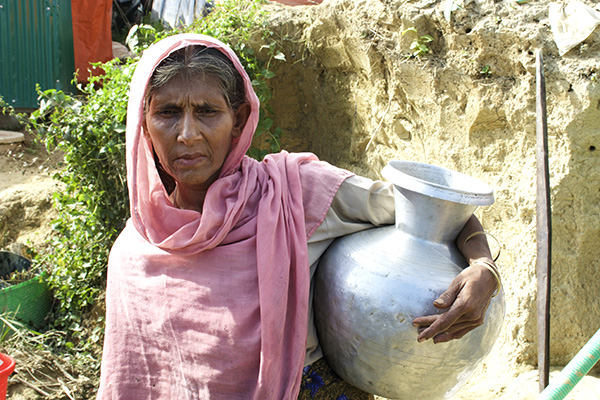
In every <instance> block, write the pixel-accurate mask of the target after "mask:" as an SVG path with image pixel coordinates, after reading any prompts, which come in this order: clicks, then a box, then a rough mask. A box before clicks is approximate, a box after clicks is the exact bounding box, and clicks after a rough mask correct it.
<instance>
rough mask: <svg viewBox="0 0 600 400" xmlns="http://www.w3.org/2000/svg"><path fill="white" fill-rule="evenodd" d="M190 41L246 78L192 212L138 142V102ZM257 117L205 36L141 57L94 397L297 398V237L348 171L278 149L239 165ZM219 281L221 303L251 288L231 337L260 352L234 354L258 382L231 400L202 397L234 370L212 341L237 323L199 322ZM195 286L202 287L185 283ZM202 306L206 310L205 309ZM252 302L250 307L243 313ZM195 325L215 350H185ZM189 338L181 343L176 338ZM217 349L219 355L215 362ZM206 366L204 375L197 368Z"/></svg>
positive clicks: (303, 286) (302, 243)
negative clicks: (235, 129)
mask: <svg viewBox="0 0 600 400" xmlns="http://www.w3.org/2000/svg"><path fill="white" fill-rule="evenodd" d="M189 45H204V46H207V47H214V48H217V49H219V50H220V51H221V52H222V53H224V54H225V55H227V57H229V59H230V60H231V61H232V62H233V63H234V65H235V67H236V69H237V70H238V72H239V73H240V74H241V76H242V77H243V79H244V82H245V88H246V97H247V100H248V102H249V103H250V105H251V114H250V117H249V119H248V122H247V123H246V126H245V127H244V129H243V132H242V134H241V136H240V137H239V139H238V140H236V141H234V142H233V143H232V148H231V150H230V153H229V155H228V157H227V159H226V160H225V163H224V165H223V167H222V169H221V172H220V175H219V179H217V181H215V182H214V183H213V184H212V185H211V186H210V188H209V190H208V192H207V195H206V198H205V201H204V206H203V212H202V214H200V213H198V212H196V211H192V210H181V209H177V208H175V207H174V206H173V204H172V203H171V201H170V200H169V196H168V193H167V192H166V190H165V188H164V186H163V184H162V182H161V179H160V177H159V174H158V172H157V170H156V167H155V164H154V159H153V153H152V149H151V145H150V144H149V142H148V141H147V140H146V139H145V138H144V135H143V134H142V118H143V107H144V105H143V99H144V94H145V92H146V87H147V84H148V81H149V79H150V77H151V75H152V73H153V72H154V70H155V68H156V67H157V66H158V65H159V64H160V62H161V61H162V60H163V59H165V58H166V57H167V56H168V55H169V54H170V53H172V52H173V51H175V50H177V49H180V48H182V47H185V46H189ZM258 115H259V101H258V99H257V97H256V95H255V93H254V91H253V89H252V84H251V81H250V79H249V77H248V75H247V74H246V72H245V71H244V69H243V67H242V65H241V64H240V62H239V60H238V59H237V57H236V56H235V54H234V53H233V51H232V50H231V49H230V48H229V47H227V46H226V45H225V44H223V43H221V42H219V41H217V40H215V39H213V38H210V37H207V36H204V35H198V34H182V35H176V36H171V37H168V38H166V39H163V40H162V41H160V42H159V43H157V44H155V45H153V46H151V47H150V48H149V49H148V50H146V52H145V53H144V56H143V57H142V59H141V60H140V62H139V63H138V66H137V69H136V71H135V74H134V76H133V80H132V83H131V92H130V98H129V104H128V115H127V171H128V184H129V194H130V206H131V215H132V217H131V219H130V220H129V221H128V224H127V227H126V228H125V229H124V230H123V232H122V233H121V235H120V237H119V239H118V240H117V242H116V243H115V245H114V247H113V249H112V251H111V256H110V260H109V272H108V284H107V316H106V337H105V347H104V353H103V363H102V378H101V386H100V391H99V395H98V398H101V399H108V398H124V399H135V398H144V399H149V398H169V397H170V398H176V397H177V398H183V396H184V395H176V394H175V393H174V390H182V392H181V393H186V394H185V397H186V398H187V397H189V398H202V399H204V398H209V397H210V398H223V399H231V398H252V399H256V400H268V399H273V400H281V399H295V398H296V397H297V395H298V391H299V389H300V387H299V386H300V379H301V375H302V367H303V361H304V355H305V351H306V335H307V319H308V293H309V285H310V283H309V269H308V256H307V239H308V237H310V235H311V234H312V233H313V232H314V230H315V229H316V228H317V227H318V226H319V224H320V223H321V222H322V220H323V218H324V217H325V214H326V213H327V210H328V209H329V207H330V204H331V201H332V199H333V197H334V196H335V193H336V192H337V189H338V188H339V185H340V184H341V183H342V181H343V180H344V179H346V178H347V177H348V176H349V175H350V173H349V172H347V171H343V170H339V169H337V168H334V167H332V166H330V165H329V164H327V163H323V162H320V161H318V160H317V158H316V157H315V156H314V155H312V154H308V153H302V154H288V153H286V152H282V153H279V154H275V155H270V156H267V157H266V158H265V160H264V161H263V162H260V163H259V162H257V161H255V160H253V159H250V158H248V157H246V156H245V153H246V151H247V150H248V148H249V146H250V143H251V141H252V135H253V133H254V130H255V129H256V125H257V122H258ZM232 254H233V255H237V256H235V257H234V256H233V255H232ZM239 255H242V257H240V256H239ZM236 257H237V258H236ZM224 260H227V261H224ZM231 260H233V261H231ZM236 260H237V261H239V262H238V263H236V262H235V261H236ZM224 262H227V263H231V269H232V270H234V269H235V268H236V267H240V266H241V268H240V271H241V272H240V273H239V274H238V273H237V272H236V273H233V272H232V273H231V274H230V275H228V271H229V268H230V266H229V264H227V265H223V263H224ZM215 266H218V268H215ZM248 268H250V269H251V270H250V271H249V272H251V274H250V275H251V276H255V277H256V278H257V280H256V281H253V279H254V278H252V279H250V282H248V279H247V278H239V277H240V276H246V275H244V274H245V273H246V272H248ZM236 271H237V270H236ZM204 274H206V275H204ZM211 274H212V275H211ZM219 274H220V275H219ZM223 274H225V276H226V278H223V279H226V282H224V283H226V286H227V287H235V288H236V289H235V292H234V293H232V292H227V296H224V297H232V298H233V297H234V296H235V298H237V297H239V296H245V295H248V298H250V299H252V298H253V297H252V293H255V292H256V293H257V296H256V297H257V304H256V305H255V306H256V309H257V310H259V312H257V313H255V314H256V315H255V316H254V317H252V316H250V317H248V318H249V320H250V322H252V323H251V324H249V325H248V326H258V327H259V329H258V330H252V329H250V330H249V331H248V332H241V335H240V332H237V333H236V334H237V335H238V336H236V337H238V338H243V339H245V338H248V339H249V340H250V342H251V341H252V340H253V339H255V341H256V343H259V346H260V351H259V353H260V354H259V358H260V360H252V359H248V358H249V357H254V358H257V355H253V354H245V353H244V352H241V353H240V354H235V355H233V356H235V357H233V358H235V360H236V363H239V365H240V366H244V365H254V364H253V363H255V365H257V366H258V373H257V374H255V376H256V379H255V380H256V382H255V383H252V384H251V385H250V386H248V387H252V389H251V392H247V393H243V394H241V393H238V394H237V395H235V394H228V393H213V392H210V390H209V389H207V387H210V385H208V384H207V382H210V380H211V379H213V377H214V371H215V370H216V371H219V370H220V368H221V367H222V368H223V370H224V371H225V370H231V369H232V368H233V369H234V370H235V366H233V367H232V366H231V365H225V363H226V361H225V360H226V359H227V360H228V359H230V358H231V356H232V355H231V354H228V353H227V351H228V348H227V346H223V345H222V343H221V342H226V340H225V339H223V338H225V336H224V333H223V332H221V331H219V330H218V327H224V328H223V330H225V331H228V330H230V329H233V328H236V329H237V328H239V327H238V325H231V324H232V322H231V321H227V320H226V319H227V317H226V316H225V314H223V315H224V316H223V317H220V316H218V315H214V313H213V314H209V313H204V314H203V312H204V310H205V308H206V309H208V308H210V307H212V306H213V304H212V303H213V300H216V299H214V298H211V296H210V294H213V292H214V293H216V292H217V291H218V289H219V288H221V287H222V286H223V285H221V284H219V282H218V281H215V280H216V278H215V277H216V276H222V275H223ZM252 274H254V275H252ZM175 278H176V279H175ZM236 279H240V281H239V282H238V281H236ZM198 281H201V282H203V283H202V284H201V285H198V286H194V284H195V282H198ZM206 282H208V283H206ZM206 285H208V286H206ZM210 285H216V286H214V287H211V286H210ZM256 285H258V288H257V290H256ZM167 288H168V290H167ZM197 292H198V293H197ZM207 293H208V295H207ZM196 299H198V300H196ZM226 300H227V299H226ZM202 301H204V302H206V303H207V304H208V303H210V304H208V305H207V306H206V307H205V305H204V304H200V303H201V302H202ZM187 302H190V304H188V303H187ZM196 306H197V307H198V310H197V312H196V311H195V309H194V308H195V307H196ZM253 306H254V305H253V303H251V302H250V303H249V304H248V310H252V309H253V308H252V307H253ZM157 307H158V308H160V310H159V311H157ZM173 310H178V311H173ZM224 310H225V311H226V314H227V313H229V314H231V315H236V314H235V313H236V312H237V313H238V314H239V315H242V314H243V310H239V309H236V310H231V309H227V308H225V309H224ZM175 314H177V315H175ZM180 314H181V315H180ZM183 314H185V315H183ZM188 314H189V315H188ZM229 314H227V315H229ZM207 315H210V316H207ZM252 318H255V320H252ZM207 319H208V320H207ZM227 324H230V325H227ZM202 326H205V327H206V329H207V331H210V334H211V335H212V336H207V337H209V339H210V340H212V338H215V337H216V338H220V339H222V340H221V342H219V343H217V344H214V346H213V345H212V344H211V343H212V342H211V341H210V340H209V339H207V340H206V341H202V343H198V345H200V344H201V345H202V346H200V347H202V348H205V347H207V348H208V350H207V351H208V353H209V355H208V356H207V355H205V354H204V353H202V352H201V351H198V350H197V348H196V347H197V346H195V345H194V341H196V343H197V342H198V339H197V338H196V337H197V336H198V335H199V334H201V333H202V332H200V333H198V332H197V331H200V330H201V329H202V328H201V327H202ZM240 329H241V328H240ZM164 332H168V335H169V339H166V340H167V342H168V343H167V344H166V345H165V344H164V343H163V342H161V341H160V339H159V338H158V337H159V336H160V335H163V334H164ZM227 334H228V335H229V333H227ZM194 335H195V336H194ZM254 335H258V336H257V337H254ZM230 336H231V335H230ZM230 336H227V338H230ZM188 337H190V338H191V339H190V342H189V343H188V342H186V341H185V338H188ZM201 337H202V336H201ZM169 341H170V342H169ZM185 343H188V344H185ZM171 346H172V347H171ZM186 346H187V347H186ZM210 346H213V347H210ZM218 346H221V347H218ZM165 347H168V348H167V349H165ZM221 352H222V353H223V356H222V357H221V356H214V355H215V354H217V355H218V354H220V353H221ZM211 355H212V356H211ZM203 357H206V359H205V358H203ZM211 357H212V358H211ZM228 357H229V358H228ZM207 363H210V367H211V368H212V369H211V370H210V371H213V372H204V371H205V369H204V368H203V365H206V364H207ZM219 363H222V364H223V365H220V364H219ZM230 364H231V363H230ZM166 370H169V372H168V374H167V373H165V372H164V371H166ZM211 374H212V375H211ZM162 375H164V376H169V377H171V376H176V377H179V376H181V382H177V385H180V386H181V385H187V388H183V389H181V388H180V387H179V388H176V389H174V387H175V386H174V385H176V384H175V383H174V382H172V381H173V379H166V378H165V379H163V380H161V376H162ZM233 378H235V377H232V379H233ZM192 380H193V381H194V382H192ZM134 381H135V382H134ZM217 386H218V385H217ZM190 388H193V390H192V389H190ZM198 388H199V389H198ZM232 390H235V389H232ZM249 390H250V389H249ZM192 392H193V393H195V394H190V393H192ZM164 396H167V397H164ZM173 396H175V397H173ZM178 396H179V397H178Z"/></svg>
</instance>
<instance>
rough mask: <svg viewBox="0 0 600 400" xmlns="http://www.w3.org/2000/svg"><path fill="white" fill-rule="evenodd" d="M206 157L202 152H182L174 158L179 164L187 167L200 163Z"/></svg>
mask: <svg viewBox="0 0 600 400" xmlns="http://www.w3.org/2000/svg"><path fill="white" fill-rule="evenodd" d="M207 158H208V157H207V156H206V155H204V154H202V153H192V154H183V155H181V156H179V157H177V159H176V160H175V162H177V163H178V164H179V165H181V166H183V167H189V166H193V165H196V164H200V163H201V162H203V161H204V160H206V159H207Z"/></svg>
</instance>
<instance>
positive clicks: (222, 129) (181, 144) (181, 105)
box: [144, 77, 247, 192]
mask: <svg viewBox="0 0 600 400" xmlns="http://www.w3.org/2000/svg"><path fill="white" fill-rule="evenodd" d="M245 109H246V107H245V106H242V107H240V109H239V110H238V112H234V111H233V110H232V109H231V108H230V107H229V105H228V104H227V101H226V100H225V97H224V96H223V94H222V92H221V90H220V88H219V86H218V85H217V84H216V83H215V81H214V80H211V79H210V77H209V78H207V79H205V80H196V81H190V80H185V79H184V78H182V77H175V78H173V80H171V81H170V82H168V83H167V84H165V85H164V86H163V87H162V88H160V89H158V90H157V91H156V92H155V93H154V95H152V97H151V99H150V103H149V106H148V109H147V111H146V115H145V118H144V128H145V129H144V130H145V134H146V135H147V136H148V137H149V138H150V140H151V142H152V145H153V147H154V151H155V152H156V154H157V155H158V159H159V160H160V163H161V164H162V166H163V168H164V169H165V171H166V172H167V173H168V174H169V175H171V176H172V177H173V178H174V179H175V182H177V186H178V187H179V189H180V190H181V189H188V190H200V191H204V192H206V190H207V189H208V187H209V186H210V185H211V184H212V183H213V182H214V181H215V180H216V179H217V177H218V175H219V171H220V170H221V167H222V166H223V163H224V162H225V159H226V158H227V155H228V154H229V149H230V145H231V140H232V138H234V137H238V136H239V135H240V134H241V132H242V129H243V127H244V124H245V123H246V117H247V116H246V117H244V110H245Z"/></svg>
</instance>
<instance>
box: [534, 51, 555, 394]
mask: <svg viewBox="0 0 600 400" xmlns="http://www.w3.org/2000/svg"><path fill="white" fill-rule="evenodd" d="M535 65H536V139H537V151H536V158H537V194H536V236H537V261H536V275H537V329H538V371H539V384H540V392H542V391H543V390H544V388H545V387H546V386H548V383H549V380H550V288H551V280H550V277H551V253H552V222H551V208H550V173H549V167H548V124H547V119H546V82H545V78H544V63H543V59H542V51H541V50H539V51H538V52H537V55H536V63H535Z"/></svg>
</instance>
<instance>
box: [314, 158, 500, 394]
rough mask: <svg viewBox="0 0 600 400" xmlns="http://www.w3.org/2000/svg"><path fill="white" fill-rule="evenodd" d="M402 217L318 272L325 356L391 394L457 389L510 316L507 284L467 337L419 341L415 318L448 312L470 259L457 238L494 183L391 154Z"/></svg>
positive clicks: (329, 255) (348, 375) (341, 251)
mask: <svg viewBox="0 0 600 400" xmlns="http://www.w3.org/2000/svg"><path fill="white" fill-rule="evenodd" d="M382 174H383V176H384V177H385V178H386V179H388V180H390V181H391V182H392V183H393V184H394V194H395V202H396V224H395V226H389V227H380V228H373V229H369V230H366V231H362V232H358V233H355V234H352V235H348V236H345V237H342V238H339V239H337V240H336V241H334V243H333V244H332V245H331V246H330V247H329V249H328V250H327V251H326V253H325V254H324V255H323V257H322V258H321V261H320V263H319V266H318V268H317V273H316V280H315V299H314V302H315V304H314V309H315V323H316V325H317V330H318V335H319V342H320V344H321V346H322V348H323V352H324V354H325V358H326V360H327V361H328V363H329V364H330V365H331V367H332V368H333V370H334V371H335V372H336V373H337V374H338V375H339V376H340V377H342V378H343V379H344V380H346V381H347V382H349V383H350V384H352V385H354V386H356V387H358V388H360V389H362V390H364V391H366V392H369V393H373V394H377V395H379V396H383V397H387V398H392V399H411V400H415V399H427V400H432V399H442V398H445V397H449V396H451V395H452V394H454V393H455V392H456V391H457V390H458V389H459V388H460V387H461V386H462V384H464V383H465V382H466V380H467V379H468V378H469V376H470V375H471V374H472V373H473V372H474V370H475V369H476V367H477V366H478V364H479V363H480V362H481V361H482V359H483V358H484V357H485V356H486V355H487V354H488V352H489V351H490V350H491V348H492V345H493V344H494V342H495V341H496V338H497V336H498V334H499V331H500V327H501V325H502V320H503V319H504V307H505V306H504V297H503V293H502V292H501V293H500V294H499V295H498V296H496V297H494V298H493V299H492V302H491V304H490V306H489V308H488V310H487V313H486V316H485V322H484V325H483V326H480V327H478V328H476V329H474V330H473V331H471V332H469V333H467V334H466V335H465V336H464V337H463V338H461V339H458V340H452V341H450V342H447V343H439V344H433V342H432V341H431V340H428V341H426V342H423V343H418V342H417V336H418V334H417V329H416V328H415V327H413V326H412V320H413V319H414V318H416V317H418V316H423V315H430V314H435V313H440V312H442V311H440V310H439V309H436V308H435V307H434V306H433V301H434V300H435V299H436V298H437V297H438V296H439V295H440V294H441V293H443V292H444V291H445V290H446V289H447V288H448V286H449V284H450V282H451V281H452V280H453V279H454V278H455V277H456V275H458V273H459V272H460V271H461V270H462V269H464V268H465V267H467V262H466V261H465V259H464V257H463V256H462V254H461V253H460V252H459V251H458V249H457V247H456V244H455V240H456V237H457V236H458V234H459V233H460V231H461V230H462V228H463V227H464V225H465V223H466V222H467V221H468V220H469V218H470V217H471V215H472V213H473V211H474V210H475V209H476V208H477V207H478V206H485V205H490V204H492V203H493V202H494V196H493V190H492V189H491V187H490V186H488V185H487V184H485V183H483V182H481V181H479V180H477V179H474V178H472V177H469V176H466V175H464V174H461V173H458V172H455V171H451V170H448V169H445V168H441V167H437V166H433V165H430V164H423V163H416V162H404V161H391V162H390V163H388V165H387V166H386V167H385V168H384V169H383V171H382Z"/></svg>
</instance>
